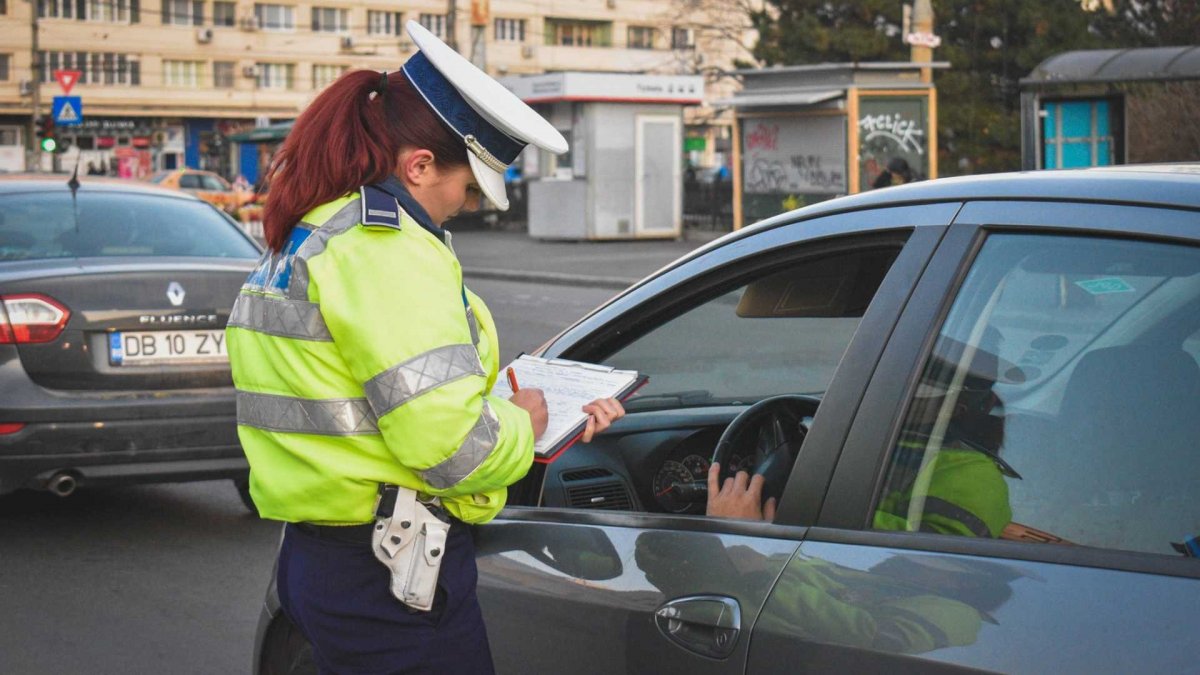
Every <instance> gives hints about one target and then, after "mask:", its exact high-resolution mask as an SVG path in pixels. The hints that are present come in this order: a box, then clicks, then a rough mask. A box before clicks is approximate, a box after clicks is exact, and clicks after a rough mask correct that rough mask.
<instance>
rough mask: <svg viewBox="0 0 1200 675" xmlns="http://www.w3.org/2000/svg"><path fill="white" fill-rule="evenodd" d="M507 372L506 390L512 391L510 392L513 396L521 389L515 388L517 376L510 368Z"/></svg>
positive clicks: (510, 367)
mask: <svg viewBox="0 0 1200 675" xmlns="http://www.w3.org/2000/svg"><path fill="white" fill-rule="evenodd" d="M507 372H508V388H509V389H512V392H513V393H514V394H515V393H517V392H518V391H520V390H521V388H520V387H518V386H517V374H516V373H514V372H513V369H512V366H509V367H508V369H507Z"/></svg>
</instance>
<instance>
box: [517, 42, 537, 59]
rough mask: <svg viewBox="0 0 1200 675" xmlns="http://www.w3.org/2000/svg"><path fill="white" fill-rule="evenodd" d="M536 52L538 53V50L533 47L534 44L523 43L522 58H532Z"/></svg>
mask: <svg viewBox="0 0 1200 675" xmlns="http://www.w3.org/2000/svg"><path fill="white" fill-rule="evenodd" d="M536 54H537V50H536V49H534V48H533V45H522V46H521V57H522V58H526V59H532V58H533V57H534V56H535V55H536Z"/></svg>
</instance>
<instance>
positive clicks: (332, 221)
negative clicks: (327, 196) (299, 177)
mask: <svg viewBox="0 0 1200 675" xmlns="http://www.w3.org/2000/svg"><path fill="white" fill-rule="evenodd" d="M359 199H361V197H360V198H359ZM361 215H362V207H361V206H360V205H359V202H358V200H357V199H352V200H350V201H349V202H347V203H346V205H345V206H343V207H342V208H340V209H338V212H337V213H335V214H333V215H332V216H330V218H329V220H327V221H325V222H324V223H323V224H322V225H321V226H320V227H318V228H316V230H314V231H313V233H312V234H310V235H309V236H308V239H305V240H304V243H303V244H301V245H300V250H298V251H296V257H295V259H294V260H293V261H292V278H291V279H290V280H289V281H288V290H287V296H288V297H289V298H291V299H292V300H307V299H308V259H309V258H313V257H315V256H317V255H319V254H321V253H322V252H323V251H324V250H325V247H326V246H327V245H328V244H329V240H330V239H332V238H333V237H335V236H337V235H339V234H341V233H343V232H345V231H347V230H349V229H351V228H352V227H354V226H355V225H358V222H359V217H360V216H361Z"/></svg>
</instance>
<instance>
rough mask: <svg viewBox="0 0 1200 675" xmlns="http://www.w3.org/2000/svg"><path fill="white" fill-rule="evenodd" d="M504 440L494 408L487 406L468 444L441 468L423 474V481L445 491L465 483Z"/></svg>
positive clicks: (436, 467) (431, 468) (425, 471)
mask: <svg viewBox="0 0 1200 675" xmlns="http://www.w3.org/2000/svg"><path fill="white" fill-rule="evenodd" d="M499 438H500V420H498V419H496V415H495V413H493V412H492V408H491V406H489V405H488V404H487V401H484V402H483V411H482V412H481V413H479V421H478V422H476V423H475V426H474V427H473V428H472V429H471V432H470V433H468V434H467V438H466V440H464V441H463V443H462V445H461V446H459V448H458V450H456V451H455V452H454V454H453V455H450V457H449V458H448V459H447V460H446V461H444V462H442V463H441V464H438V465H437V466H434V467H430V468H428V469H426V470H424V471H422V472H421V478H422V479H423V480H424V481H425V482H426V483H428V484H429V486H430V487H432V488H435V489H438V490H445V489H446V488H449V487H453V486H454V485H457V484H458V483H459V482H460V481H461V480H462V479H464V478H466V477H467V476H469V475H471V473H472V472H473V471H475V469H478V468H479V465H480V464H483V460H485V459H487V458H488V455H490V454H491V452H492V450H494V449H495V447H496V441H497V439H499Z"/></svg>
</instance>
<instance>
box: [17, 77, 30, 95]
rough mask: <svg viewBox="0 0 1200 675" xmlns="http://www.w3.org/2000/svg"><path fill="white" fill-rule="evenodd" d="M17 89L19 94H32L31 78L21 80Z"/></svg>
mask: <svg viewBox="0 0 1200 675" xmlns="http://www.w3.org/2000/svg"><path fill="white" fill-rule="evenodd" d="M17 90H18V91H19V93H20V95H21V96H33V80H21V83H20V84H19V85H17Z"/></svg>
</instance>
